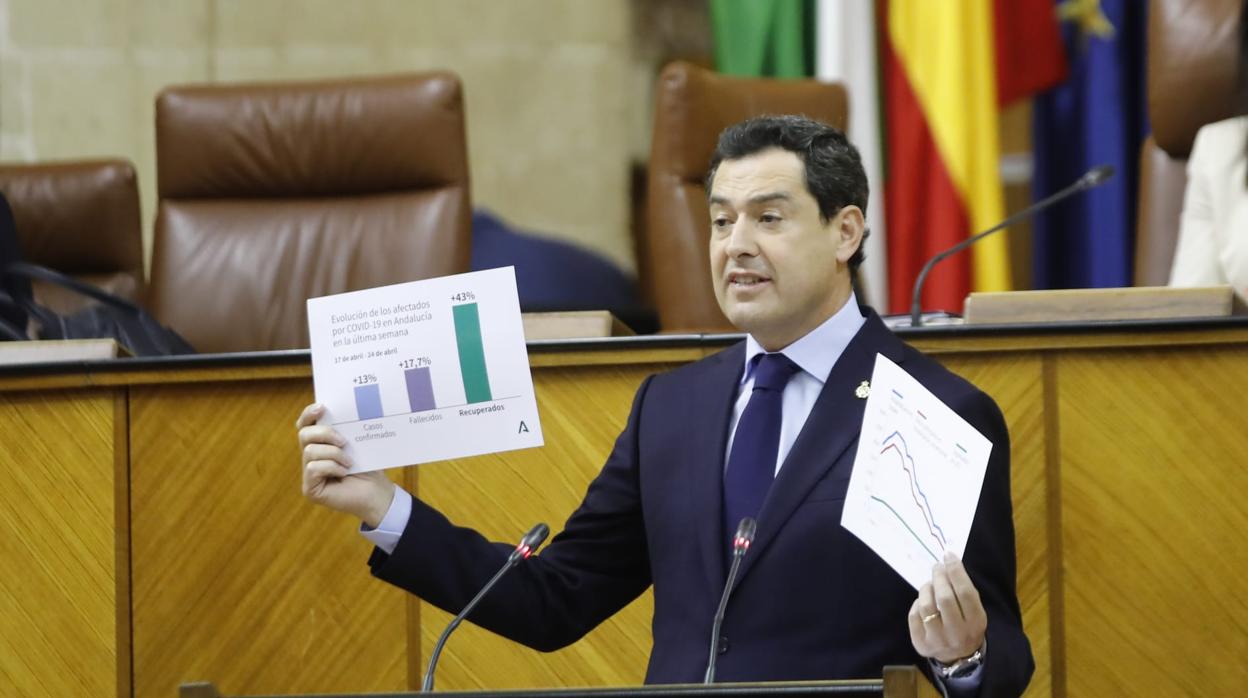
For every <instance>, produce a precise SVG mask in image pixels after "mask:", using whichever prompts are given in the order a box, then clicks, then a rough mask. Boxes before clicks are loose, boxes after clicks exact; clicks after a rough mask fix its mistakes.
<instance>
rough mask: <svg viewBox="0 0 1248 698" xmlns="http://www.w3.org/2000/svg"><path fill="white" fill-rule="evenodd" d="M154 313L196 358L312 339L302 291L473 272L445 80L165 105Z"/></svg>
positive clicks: (432, 77)
mask: <svg viewBox="0 0 1248 698" xmlns="http://www.w3.org/2000/svg"><path fill="white" fill-rule="evenodd" d="M156 169H157V189H158V192H159V196H160V204H159V210H158V211H157V216H156V231H155V232H156V234H155V242H154V248H153V260H152V282H151V299H152V307H153V310H154V312H155V313H156V316H157V317H158V318H159V319H160V320H161V321H162V322H164V323H167V324H168V325H169V326H171V327H173V328H174V329H175V330H177V331H178V332H179V333H181V334H182V335H183V336H184V337H186V338H187V339H188V340H189V341H190V342H191V344H193V345H194V346H195V347H196V348H197V349H199V350H200V351H203V352H229V351H252V350H269V349H289V348H296V347H306V346H308V332H307V310H306V305H305V301H306V299H308V298H311V297H315V296H322V295H327V294H332V293H340V292H344V291H350V290H357V289H361V288H368V287H373V286H382V285H386V284H393V283H399V282H404V281H412V280H415V279H422V278H428V277H432V276H441V275H445V274H454V273H459V272H464V271H467V270H468V265H469V253H470V242H471V240H470V236H471V228H470V222H471V210H470V204H469V191H468V156H467V145H466V138H465V134H464V110H463V100H462V94H461V89H460V83H459V80H458V79H457V78H456V77H455V76H454V75H451V74H449V73H429V74H423V75H405V76H393V77H382V78H370V79H352V80H335V81H326V82H307V83H290V84H250V85H226V86H198V87H177V88H171V89H167V90H165V91H164V92H162V93H161V94H160V96H159V97H158V98H157V100H156Z"/></svg>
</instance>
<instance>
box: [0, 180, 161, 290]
mask: <svg viewBox="0 0 1248 698" xmlns="http://www.w3.org/2000/svg"><path fill="white" fill-rule="evenodd" d="M0 191H2V192H4V196H5V198H6V199H8V201H9V205H10V206H11V207H12V209H13V219H14V222H15V223H16V224H17V234H18V244H19V245H20V246H21V249H22V256H23V258H25V260H26V261H28V262H33V263H35V264H40V265H42V266H45V267H51V268H52V269H55V270H56V271H59V272H62V273H64V274H68V275H70V276H73V277H75V278H77V279H80V280H82V281H86V282H87V283H90V284H94V285H96V286H99V287H100V288H103V289H104V290H106V291H110V292H112V293H114V294H116V295H118V296H121V297H123V298H128V299H130V300H133V301H139V302H142V300H143V292H144V286H145V284H144V281H143V237H142V225H141V223H140V219H139V185H138V180H137V178H136V177H135V174H134V167H133V166H132V165H131V164H130V163H129V162H126V161H124V160H91V161H75V162H48V163H36V164H20V165H19V164H4V165H0ZM33 287H34V292H35V300H36V301H37V302H39V303H40V304H42V305H44V306H46V307H48V308H50V309H52V310H54V311H56V312H58V313H62V314H69V313H72V312H73V311H75V310H78V309H80V308H82V307H84V306H85V305H87V304H88V303H89V302H90V301H89V300H87V299H86V298H83V297H82V296H79V295H78V294H75V293H73V292H70V291H65V290H63V289H61V288H60V287H58V286H49V285H47V284H44V283H42V282H38V281H36V282H34V284H33Z"/></svg>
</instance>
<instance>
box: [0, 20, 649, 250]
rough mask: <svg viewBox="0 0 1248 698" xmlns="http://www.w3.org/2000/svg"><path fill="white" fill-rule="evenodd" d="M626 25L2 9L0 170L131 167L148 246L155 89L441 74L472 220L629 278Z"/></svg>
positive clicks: (638, 96)
mask: <svg viewBox="0 0 1248 698" xmlns="http://www.w3.org/2000/svg"><path fill="white" fill-rule="evenodd" d="M633 20H634V17H633V9H632V3H630V2H629V1H628V0H517V1H505V0H0V159H3V160H17V161H29V160H48V159H64V158H80V157H87V156H123V157H126V158H129V159H130V160H132V161H133V162H134V164H135V166H136V167H137V169H138V171H139V179H140V196H141V197H142V200H143V212H144V229H145V242H149V243H150V234H151V221H152V212H153V211H154V209H155V203H156V197H155V193H156V192H155V155H154V142H155V141H154V135H153V104H154V100H155V97H156V94H157V92H158V91H159V90H160V89H161V88H162V87H164V86H166V85H170V84H175V83H187V82H214V81H223V82H224V81H238V80H283V79H297V78H317V77H330V76H341V75H355V74H368V73H384V72H395V71H420V70H427V69H433V68H445V69H450V70H453V71H455V72H457V73H458V74H459V75H460V77H461V78H462V79H463V81H464V85H465V94H466V99H467V114H468V149H469V154H470V158H471V166H472V186H473V201H474V204H476V205H479V206H485V207H488V208H490V209H492V210H494V211H496V212H498V213H499V214H501V215H502V216H503V217H504V218H506V219H507V220H508V221H510V222H511V223H512V224H514V225H517V226H521V227H525V228H529V229H532V230H536V231H544V232H549V233H551V234H553V235H557V236H559V237H563V238H566V239H570V240H574V241H577V242H580V243H583V244H585V245H587V246H589V247H591V248H593V249H596V250H598V251H600V252H602V253H604V254H606V255H607V256H609V257H610V258H611V259H613V260H615V261H616V262H617V263H619V264H621V265H623V266H625V267H626V268H629V269H631V268H633V259H632V243H631V241H630V239H629V232H628V231H629V179H628V167H629V162H630V158H632V157H635V156H636V155H637V154H638V153H644V151H645V149H646V144H645V143H644V142H643V141H644V139H646V138H648V126H649V123H650V114H649V111H648V109H649V107H648V104H649V101H648V99H646V93H647V91H648V90H649V83H647V82H646V81H645V80H644V77H643V79H641V80H639V79H638V70H639V68H638V62H637V60H635V59H634V55H635V54H637V53H638V51H637V46H638V42H637V40H636V38H635V35H634V32H635V31H637V26H636V23H635V22H634V21H633ZM642 43H643V44H644V41H643V42H642ZM641 70H642V71H643V75H644V71H645V70H647V69H646V68H642V69H641ZM148 247H149V249H150V244H149V245H148Z"/></svg>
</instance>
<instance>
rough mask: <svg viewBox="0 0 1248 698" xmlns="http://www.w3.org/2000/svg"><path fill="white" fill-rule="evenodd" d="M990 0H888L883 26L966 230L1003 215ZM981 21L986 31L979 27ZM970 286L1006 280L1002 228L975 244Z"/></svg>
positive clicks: (984, 287) (996, 285)
mask: <svg viewBox="0 0 1248 698" xmlns="http://www.w3.org/2000/svg"><path fill="white" fill-rule="evenodd" d="M992 28H993V9H992V0H942V1H941V2H935V1H934V0H913V1H911V0H893V1H892V2H890V3H889V11H888V33H889V39H890V40H891V41H892V44H893V50H894V52H895V53H896V54H897V58H898V61H900V63H901V65H902V66H903V67H904V70H905V72H906V76H907V78H908V81H909V83H910V87H911V89H912V90H914V93H915V97H916V98H917V99H918V101H919V104H920V105H921V106H922V109H923V113H924V114H926V116H927V125H928V128H929V129H930V130H931V133H932V139H933V140H934V141H935V142H936V148H937V150H939V151H940V155H941V159H942V160H943V161H944V163H945V167H946V169H947V170H948V172H949V176H950V178H951V179H952V180H953V184H954V186H955V187H957V189H958V191H959V192H961V194H962V197H963V204H964V205H965V206H966V211H967V216H968V218H969V219H970V223H971V230H968V231H967V233H966V234H967V235H970V234H972V232H974V231H978V230H983V229H984V228H987V227H988V226H991V225H994V224H996V223H997V222H998V221H1000V220H1001V218H1003V217H1004V211H1005V203H1004V194H1003V192H1002V189H1001V175H1000V171H999V167H1000V159H1001V158H1000V147H999V145H998V142H997V129H998V112H997V86H996V57H995V48H994V46H993V40H992V37H993V35H992V34H991V33H990V32H991V31H992ZM985 29H987V31H985ZM973 269H974V279H973V283H972V287H973V288H974V289H975V290H977V291H1004V290H1009V289H1010V287H1011V282H1010V264H1009V245H1008V240H1007V239H1006V236H1005V234H1004V232H1002V233H1001V234H998V235H995V236H993V237H990V238H987V239H985V240H984V241H983V242H981V243H979V244H978V245H976V247H975V250H974V263H973Z"/></svg>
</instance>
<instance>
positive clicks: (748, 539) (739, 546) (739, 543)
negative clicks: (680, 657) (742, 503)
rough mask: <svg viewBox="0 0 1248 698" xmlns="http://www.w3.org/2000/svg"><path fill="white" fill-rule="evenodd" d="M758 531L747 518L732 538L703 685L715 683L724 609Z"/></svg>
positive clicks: (755, 524)
mask: <svg viewBox="0 0 1248 698" xmlns="http://www.w3.org/2000/svg"><path fill="white" fill-rule="evenodd" d="M757 529H758V524H757V523H756V522H755V521H754V519H751V518H750V517H748V516H747V517H745V518H744V519H741V523H739V524H737V534H736V535H735V536H733V537H732V566H731V567H729V568H728V581H727V582H725V583H724V593H723V595H722V596H720V597H719V608H717V609H715V621H714V622H713V623H711V656H710V658H709V659H707V660H706V678H704V679H703V680H702V683H714V682H715V658H716V657H717V656H719V629H720V626H722V625H723V624H724V609H725V608H727V607H728V597H729V596H730V595H731V594H732V583H733V581H734V580H736V578H737V569H738V568H740V567H741V558H743V557H745V551H747V550H749V549H750V543H753V542H754V532H755V531H756V530H757Z"/></svg>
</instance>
